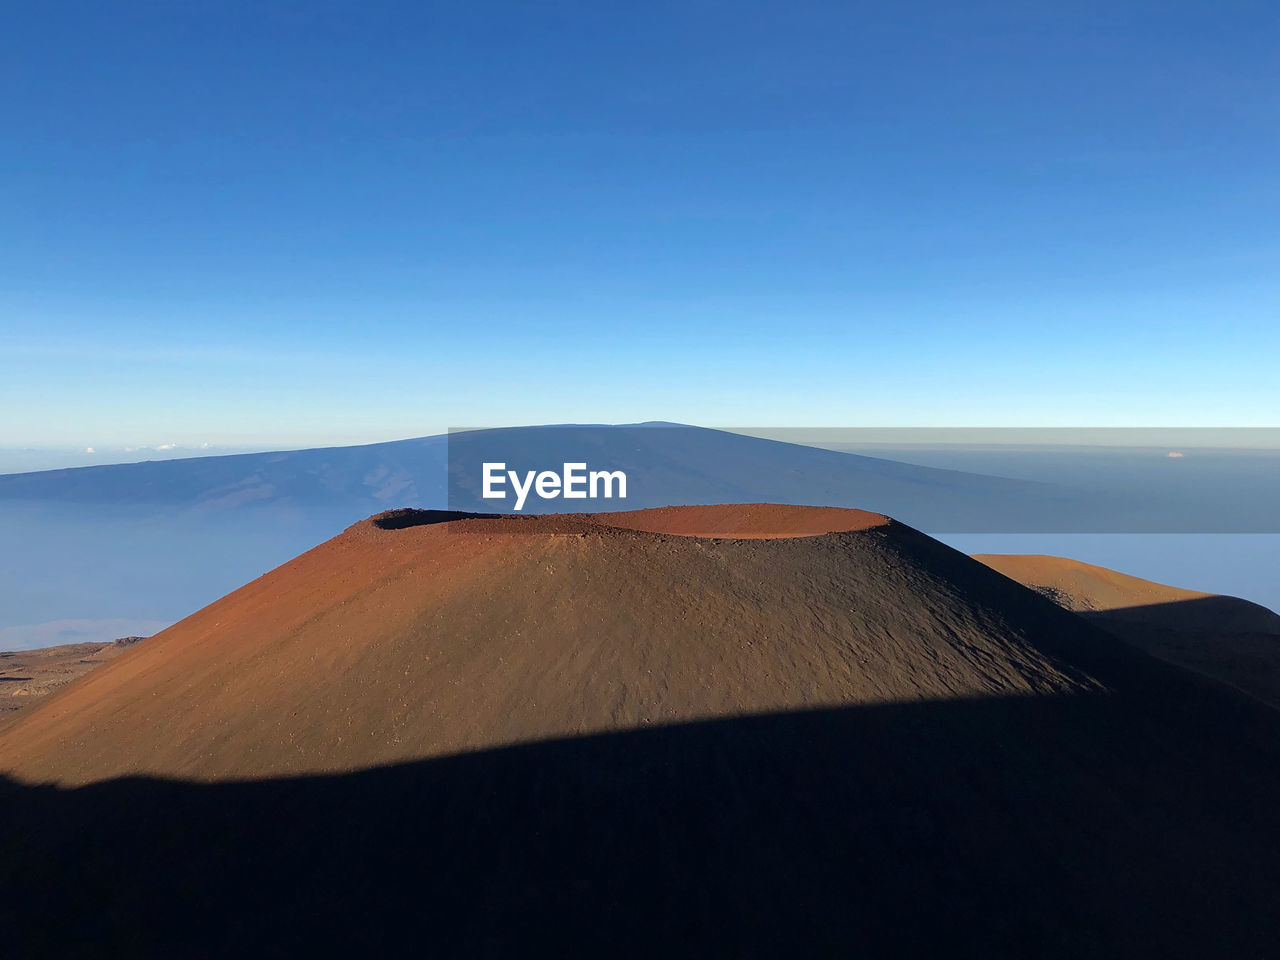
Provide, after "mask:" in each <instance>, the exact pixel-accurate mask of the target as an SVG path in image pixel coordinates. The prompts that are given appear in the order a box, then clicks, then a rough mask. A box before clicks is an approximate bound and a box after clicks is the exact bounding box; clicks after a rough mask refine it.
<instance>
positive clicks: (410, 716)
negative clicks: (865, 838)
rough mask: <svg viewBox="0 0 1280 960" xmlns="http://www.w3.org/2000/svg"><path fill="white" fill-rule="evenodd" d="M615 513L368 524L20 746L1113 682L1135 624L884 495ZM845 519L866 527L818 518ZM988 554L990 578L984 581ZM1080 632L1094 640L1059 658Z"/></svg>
mask: <svg viewBox="0 0 1280 960" xmlns="http://www.w3.org/2000/svg"><path fill="white" fill-rule="evenodd" d="M407 516H408V518H409V519H412V518H413V515H411V514H410V515H407ZM434 516H436V515H432V514H424V515H422V517H421V519H432V518H433V517H434ZM738 516H740V517H741V524H738V523H737V522H736V518H737V517H738ZM616 519H617V520H618V521H620V522H621V523H622V524H624V525H625V527H618V526H613V525H612V524H613V523H614V522H615V517H614V516H613V515H600V516H596V517H574V516H554V517H504V518H469V519H462V520H454V521H452V522H447V523H421V524H418V525H414V526H404V527H401V528H398V529H384V528H383V527H384V525H387V524H390V525H393V526H394V525H398V524H402V523H405V522H407V520H406V514H403V513H396V514H393V515H391V517H389V518H387V519H385V520H383V521H382V525H380V522H379V521H378V520H377V519H376V518H375V519H374V520H370V521H365V522H364V523H361V524H357V525H356V526H354V527H352V528H350V529H349V530H347V531H346V532H345V533H343V534H342V535H340V536H338V537H336V538H334V539H333V540H331V541H329V542H328V543H326V544H323V545H322V546H320V547H318V548H316V549H315V550H312V551H310V552H309V553H306V554H304V555H302V556H301V557H299V558H297V559H296V560H293V561H291V562H290V563H287V564H285V565H284V566H283V567H280V568H279V569H277V570H275V571H272V572H271V573H269V574H267V575H266V576H264V577H261V578H259V579H258V580H255V581H254V582H253V583H250V584H249V585H247V586H245V587H243V588H241V589H240V590H237V591H236V592H234V593H232V594H230V595H229V596H227V597H225V598H224V599H222V600H220V601H218V602H217V603H214V604H212V605H210V606H209V607H206V608H205V609H203V610H201V611H200V612H198V613H196V614H194V615H193V616H191V617H188V618H187V619H186V620H184V621H182V622H181V623H179V624H177V625H175V626H173V627H171V628H169V629H168V630H165V631H163V632H161V633H160V634H158V635H157V636H156V637H154V638H152V639H151V640H150V641H149V642H148V643H147V644H145V645H142V646H140V647H139V648H138V649H137V650H136V651H131V652H130V653H129V654H127V655H126V656H124V657H122V658H120V659H119V660H118V661H117V662H116V663H114V664H112V665H111V666H110V668H103V669H101V670H99V671H97V672H95V673H94V674H92V675H91V676H89V677H87V678H85V679H84V681H83V682H81V683H80V684H77V685H76V686H75V687H74V688H72V689H69V690H67V691H65V692H64V693H62V694H61V695H59V696H57V697H54V698H50V699H49V700H48V701H46V702H45V703H42V704H40V705H39V706H37V707H34V708H32V709H31V710H29V711H24V715H23V716H22V717H21V718H20V720H19V721H17V722H16V724H14V725H10V726H7V727H3V728H0V758H3V759H2V760H0V763H2V764H3V769H5V770H7V771H8V772H10V773H12V774H14V775H16V776H18V777H21V778H23V779H29V780H41V781H43V780H54V781H58V782H63V783H84V782H88V781H91V780H98V779H102V778H105V777H112V776H120V775H124V774H135V773H150V774H163V775H166V776H180V777H187V778H200V779H218V778H225V777H257V776H279V775H285V774H297V773H304V772H312V771H336V770H353V769H360V768H364V767H370V766H374V765H377V764H384V763H393V762H397V761H403V760H410V759H419V758H423V757H434V756H443V755H446V754H450V753H456V752H459V751H465V750H475V749H480V748H486V747H493V746H498V745H501V744H507V743H518V742H521V741H527V740H536V739H543V738H547V737H556V736H569V735H578V734H584V733H592V732H602V731H608V730H625V729H634V728H638V727H644V726H647V725H652V724H658V723H675V722H680V721H689V720H698V719H706V718H711V717H724V716H736V715H741V714H746V713H759V712H766V711H778V710H794V709H803V708H809V707H819V706H832V705H842V704H843V705H848V704H859V703H888V702H899V701H913V700H922V699H942V698H959V697H983V696H997V695H1003V696H1010V695H1030V694H1037V693H1039V694H1049V693H1058V694H1066V693H1071V692H1086V691H1098V690H1101V689H1103V687H1104V685H1103V684H1102V683H1101V682H1100V681H1098V680H1097V679H1096V678H1095V677H1094V676H1093V675H1092V674H1091V672H1090V670H1089V664H1090V663H1091V662H1092V661H1091V658H1092V657H1093V656H1102V655H1106V656H1111V655H1112V654H1111V653H1110V651H1109V649H1108V648H1109V647H1111V646H1114V644H1110V643H1108V642H1107V640H1106V638H1104V637H1103V636H1102V635H1100V634H1099V635H1095V634H1093V633H1092V632H1091V631H1089V630H1088V628H1084V627H1083V626H1082V625H1080V624H1078V623H1077V621H1076V620H1075V619H1074V618H1072V617H1069V616H1066V615H1064V614H1061V613H1060V612H1059V611H1058V610H1057V609H1056V608H1054V607H1052V606H1050V605H1048V604H1044V603H1042V602H1040V601H1039V598H1034V597H1030V596H1028V595H1026V593H1025V591H1023V590H1022V589H1021V588H1020V587H1017V586H1016V585H1013V584H1009V583H1008V581H1006V580H1005V579H1004V578H1002V577H998V576H996V575H994V574H991V573H989V572H988V571H987V570H986V569H985V568H983V567H980V566H979V565H977V564H974V563H973V562H972V561H970V560H968V559H967V558H965V557H963V556H961V555H960V554H956V553H953V552H952V551H949V550H947V549H946V548H944V547H942V546H941V545H939V544H937V543H936V542H935V541H932V540H930V539H929V538H926V537H923V536H922V535H920V534H918V533H916V532H915V531H912V530H910V529H909V528H906V527H902V526H900V525H897V524H893V523H891V522H890V521H888V520H887V519H886V518H883V517H880V516H878V515H876V514H869V513H864V512H862V511H855V510H847V511H845V510H833V509H817V508H813V509H806V508H795V507H780V508H769V507H767V506H764V505H751V506H746V507H733V508H722V507H712V508H707V507H695V508H669V509H667V510H661V511H656V512H654V513H653V514H647V513H644V512H641V513H631V514H622V515H620V516H619V517H617V518H616ZM638 525H650V526H654V527H657V528H660V529H664V530H673V531H679V532H680V533H683V532H684V531H685V530H690V529H694V530H705V529H712V530H716V531H720V532H721V534H722V535H723V534H724V533H725V532H727V531H729V530H732V529H737V528H738V527H739V526H741V527H745V529H746V531H747V533H748V536H749V537H753V538H756V539H725V540H704V539H696V538H694V537H690V536H684V535H677V536H672V535H662V534H654V533H649V532H640V531H637V530H635V529H630V528H631V527H634V526H638ZM833 528H844V530H845V532H840V533H831V534H827V535H824V536H815V537H806V534H809V533H811V532H813V531H827V530H831V529H833ZM762 537H769V539H760V538H762ZM974 578H976V579H977V580H979V581H982V588H983V592H982V593H981V594H976V593H970V592H968V591H967V590H966V589H965V587H966V586H967V584H968V581H970V580H972V579H974ZM1072 634H1079V635H1080V639H1079V640H1078V641H1075V642H1078V643H1079V644H1080V645H1082V646H1083V647H1084V648H1087V649H1085V650H1084V651H1083V652H1082V655H1081V657H1080V660H1079V663H1078V664H1068V663H1067V662H1065V661H1064V660H1063V659H1062V658H1061V656H1060V654H1061V650H1060V649H1059V646H1060V644H1061V642H1062V639H1063V638H1064V637H1066V636H1067V635H1072Z"/></svg>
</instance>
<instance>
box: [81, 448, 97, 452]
mask: <svg viewBox="0 0 1280 960" xmlns="http://www.w3.org/2000/svg"><path fill="white" fill-rule="evenodd" d="M84 452H85V453H97V452H98V451H97V450H95V449H93V447H85V448H84Z"/></svg>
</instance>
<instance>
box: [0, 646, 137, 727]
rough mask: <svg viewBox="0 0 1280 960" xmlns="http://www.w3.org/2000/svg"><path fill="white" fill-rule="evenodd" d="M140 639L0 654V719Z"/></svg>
mask: <svg viewBox="0 0 1280 960" xmlns="http://www.w3.org/2000/svg"><path fill="white" fill-rule="evenodd" d="M142 639H144V638H143V637H121V638H120V639H119V640H113V641H111V642H109V643H67V644H60V645H58V646H53V647H41V648H40V649H38V650H7V651H4V652H0V718H2V717H5V716H6V715H8V714H10V713H13V712H15V711H17V710H21V709H22V708H23V707H30V706H33V705H34V704H36V703H38V702H39V701H40V700H41V698H43V697H47V696H48V695H49V694H51V693H53V692H54V691H55V690H58V689H60V688H61V687H63V686H65V685H66V684H68V683H70V682H71V681H72V680H76V679H78V678H79V677H82V676H84V675H85V674H86V673H89V672H90V671H91V670H95V669H96V668H98V667H100V666H102V665H103V664H104V663H107V662H109V661H111V660H113V659H115V658H116V657H118V656H119V655H120V654H121V653H123V652H124V650H125V649H126V648H128V647H130V646H132V645H133V644H134V643H136V642H137V641H139V640H142Z"/></svg>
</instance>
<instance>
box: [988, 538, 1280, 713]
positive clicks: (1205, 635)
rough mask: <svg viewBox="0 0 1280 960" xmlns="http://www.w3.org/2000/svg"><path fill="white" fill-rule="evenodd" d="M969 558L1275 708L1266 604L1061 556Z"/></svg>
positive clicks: (1277, 657) (1278, 670) (1277, 684)
mask: <svg viewBox="0 0 1280 960" xmlns="http://www.w3.org/2000/svg"><path fill="white" fill-rule="evenodd" d="M974 559H975V560H979V561H981V562H982V563H985V564H986V565H987V566H989V567H991V568H992V569H993V570H998V571H1000V572H1001V573H1003V574H1004V575H1005V576H1007V577H1009V578H1011V579H1013V580H1017V581H1018V582H1019V583H1021V584H1023V585H1024V586H1027V587H1030V588H1031V589H1032V590H1035V591H1036V592H1037V593H1040V594H1042V595H1044V596H1046V597H1048V598H1049V599H1051V600H1053V601H1054V602H1056V603H1058V604H1059V605H1061V606H1063V607H1065V608H1066V609H1068V610H1071V611H1074V612H1075V613H1078V614H1080V615H1082V616H1084V617H1086V618H1087V619H1089V620H1091V621H1092V622H1094V623H1095V624H1097V625H1098V626H1100V627H1102V628H1104V629H1106V630H1109V631H1110V632H1112V633H1114V634H1116V635H1117V636H1119V637H1121V638H1123V639H1125V640H1128V641H1129V642H1130V643H1134V644H1137V645H1138V646H1140V647H1142V649H1144V650H1146V651H1147V652H1148V653H1152V654H1154V655H1156V656H1158V657H1161V658H1163V659H1165V660H1168V661H1170V662H1171V663H1176V664H1178V665H1180V666H1184V667H1189V668H1190V669H1192V670H1197V671H1199V672H1201V673H1205V674H1207V675H1208V676H1211V677H1215V678H1217V679H1219V680H1222V681H1224V682H1226V683H1229V684H1231V685H1233V686H1235V687H1238V688H1240V689H1241V690H1244V691H1246V692H1248V693H1251V694H1253V695H1254V696H1256V697H1260V698H1262V699H1264V700H1266V701H1268V702H1270V703H1272V704H1275V705H1277V706H1280V615H1277V614H1275V613H1273V612H1272V611H1270V610H1268V609H1267V608H1266V607H1263V606H1260V605H1259V604H1256V603H1251V602H1250V601H1248V600H1241V599H1240V598H1239V597H1227V596H1222V595H1220V594H1213V593H1201V592H1199V591H1195V590H1183V589H1181V588H1179V587H1170V586H1166V585H1165V584H1162V583H1154V582H1152V581H1150V580H1142V579H1140V578H1138V577H1131V576H1128V575H1126V574H1123V573H1117V572H1116V571H1115V570H1108V569H1107V568H1106V567H1097V566H1094V565H1092V564H1088V563H1081V562H1080V561H1079V560H1068V559H1066V558H1063V557H1048V556H1041V555H1023V554H979V555H977V556H975V557H974Z"/></svg>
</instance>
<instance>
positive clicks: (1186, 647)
mask: <svg viewBox="0 0 1280 960" xmlns="http://www.w3.org/2000/svg"><path fill="white" fill-rule="evenodd" d="M1080 615H1081V616H1082V617H1084V618H1085V619H1086V620H1089V621H1090V622H1091V623H1093V624H1096V625H1097V626H1099V627H1102V628H1103V629H1105V630H1108V631H1110V632H1111V633H1112V634H1114V635H1115V636H1117V637H1120V638H1121V639H1122V640H1126V641H1128V642H1129V643H1131V644H1133V645H1134V646H1137V647H1140V648H1141V649H1143V650H1145V651H1146V652H1147V653H1150V654H1152V655H1153V656H1157V657H1159V658H1161V659H1162V660H1167V661H1169V662H1170V663H1176V664H1177V665H1178V666H1181V667H1187V668H1189V669H1191V670H1195V671H1196V672H1197V673H1202V674H1205V675H1206V676H1209V677H1213V678H1214V679H1216V680H1221V681H1222V682H1224V683H1227V684H1230V685H1231V686H1233V687H1236V688H1237V689H1239V690H1243V691H1244V692H1245V693H1248V694H1250V695H1252V696H1255V697H1258V698H1260V699H1262V700H1264V701H1266V702H1267V703H1269V704H1271V705H1272V706H1275V707H1280V616H1277V615H1276V614H1275V613H1273V612H1272V611H1271V610H1268V609H1267V608H1266V607H1263V606H1261V605H1259V604H1256V603H1251V602H1249V601H1248V600H1241V599H1239V598H1238V597H1216V596H1215V597H1196V598H1192V599H1190V600H1179V601H1176V602H1174V603H1152V604H1145V605H1143V606H1135V607H1122V608H1119V609H1116V610H1098V611H1082V612H1081V614H1080Z"/></svg>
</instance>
